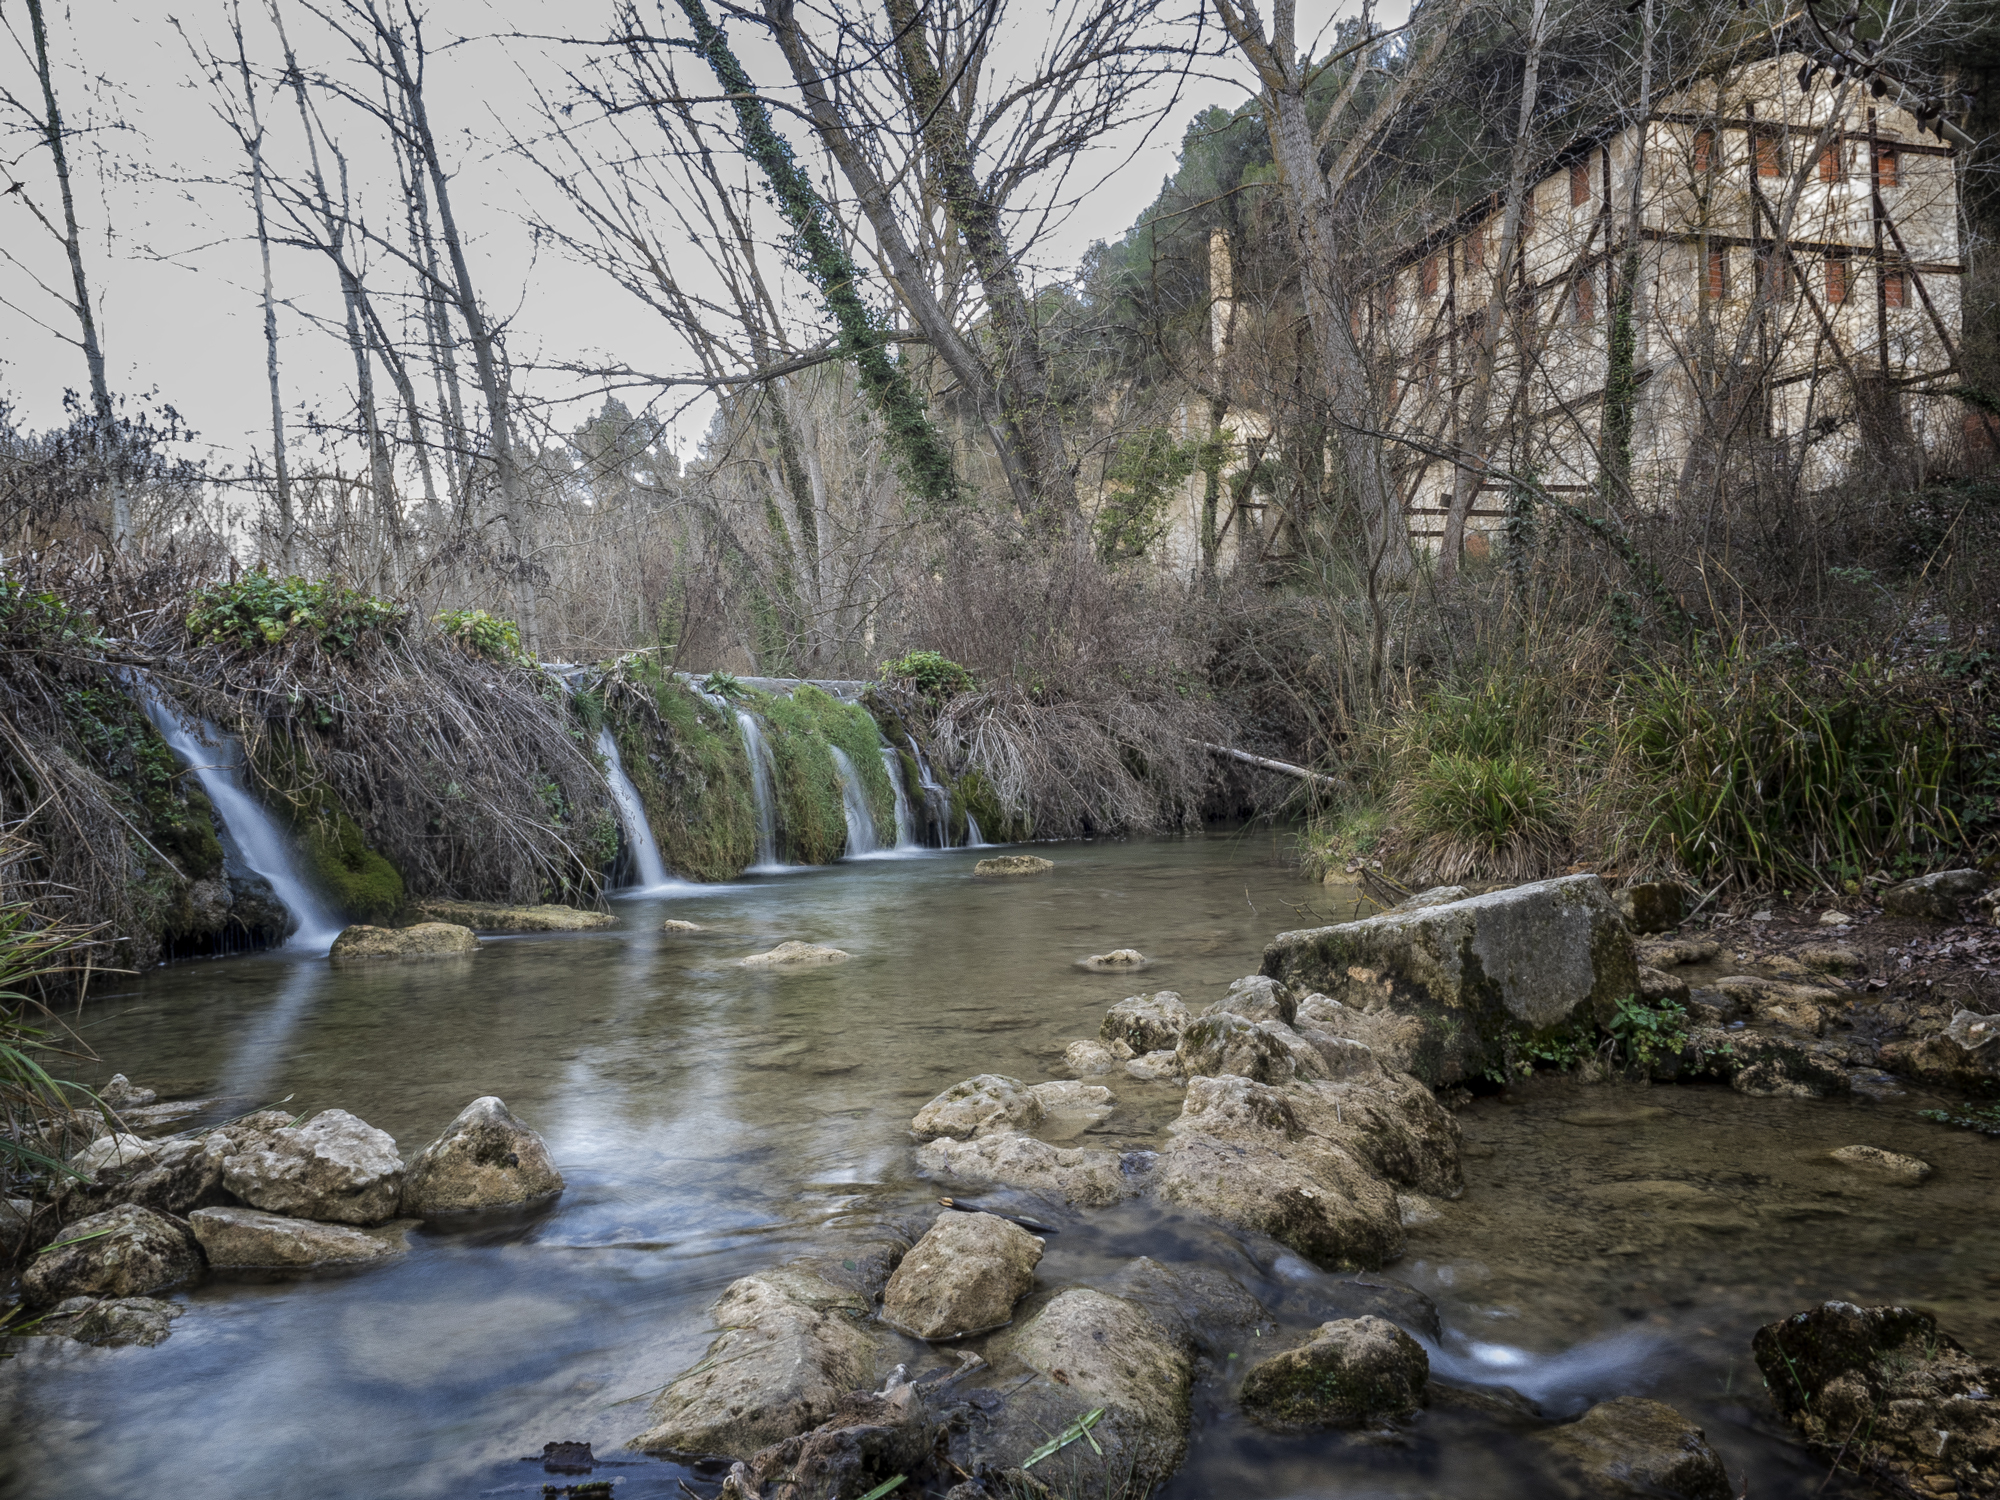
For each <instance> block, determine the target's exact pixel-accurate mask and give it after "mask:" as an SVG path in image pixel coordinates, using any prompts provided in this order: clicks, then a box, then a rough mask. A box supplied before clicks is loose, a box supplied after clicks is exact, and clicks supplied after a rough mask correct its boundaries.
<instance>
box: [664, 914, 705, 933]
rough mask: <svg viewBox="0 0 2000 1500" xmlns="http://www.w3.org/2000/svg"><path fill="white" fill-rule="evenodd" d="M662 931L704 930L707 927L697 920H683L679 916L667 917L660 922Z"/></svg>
mask: <svg viewBox="0 0 2000 1500" xmlns="http://www.w3.org/2000/svg"><path fill="white" fill-rule="evenodd" d="M660 931H662V932H706V931H708V929H707V928H706V927H704V926H702V925H701V923H699V922H684V921H682V920H681V919H680V918H679V917H668V918H667V920H666V921H664V922H662V923H661V924H660Z"/></svg>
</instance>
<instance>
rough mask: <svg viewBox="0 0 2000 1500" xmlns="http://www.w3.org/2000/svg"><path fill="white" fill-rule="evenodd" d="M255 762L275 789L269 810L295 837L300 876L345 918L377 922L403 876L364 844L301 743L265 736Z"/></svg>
mask: <svg viewBox="0 0 2000 1500" xmlns="http://www.w3.org/2000/svg"><path fill="white" fill-rule="evenodd" d="M258 766H259V768H260V769H261V770H262V771H263V772H264V775H265V778H266V780H267V781H268V782H269V784H270V785H271V786H272V787H273V788H274V789H275V790H276V792H277V797H276V798H275V799H273V800H274V801H275V804H276V805H275V807H274V809H273V810H274V811H275V812H276V813H277V814H278V816H279V817H280V818H281V819H283V820H284V821H285V822H286V823H287V824H288V825H289V827H290V829H291V833H292V836H293V838H294V839H296V840H297V844H298V850H299V855H300V862H301V863H302V864H303V865H304V867H305V876H306V878H307V879H308V880H310V881H312V882H313V884H314V885H316V886H317V887H318V888H319V890H320V893H321V894H322V895H324V896H325V897H326V898H327V900H328V901H329V902H330V903H331V904H332V906H333V908H334V910H335V911H336V912H338V913H339V914H340V915H341V916H342V917H343V918H345V919H346V920H347V921H349V922H364V923H371V924H380V923H386V922H388V921H389V920H390V919H391V918H392V917H394V916H395V914H396V910H397V908H398V907H400V906H401V905H402V904H403V898H404V889H403V876H402V873H401V872H400V871H398V870H397V868H396V867H395V866H394V865H392V864H390V863H389V861H388V860H387V859H385V858H383V857H382V856H381V855H380V854H378V853H377V852H376V851H375V850H374V849H372V848H370V847H369V845H368V838H367V835H365V834H364V833H363V832H362V831H361V825H360V824H359V823H357V822H355V820H354V817H353V815H352V814H351V813H349V812H348V810H347V809H346V808H345V807H343V806H342V805H341V802H340V799H339V798H338V797H336V796H335V795H334V793H333V789H332V788H331V787H329V786H328V785H327V784H326V780H325V778H324V777H320V776H315V775H314V774H313V773H312V770H311V768H310V762H309V761H308V760H307V758H306V755H305V752H304V749H303V747H301V746H300V745H298V744H297V742H296V741H294V740H292V739H290V738H288V737H286V736H284V735H272V736H270V737H268V738H267V739H266V740H265V741H264V742H263V745H262V746H261V747H260V754H259V756H258Z"/></svg>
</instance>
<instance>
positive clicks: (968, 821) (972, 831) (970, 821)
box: [965, 807, 994, 849]
mask: <svg viewBox="0 0 2000 1500" xmlns="http://www.w3.org/2000/svg"><path fill="white" fill-rule="evenodd" d="M965 847H966V848H968V849H991V848H993V847H994V846H993V845H992V844H989V843H987V842H986V835H985V834H983V833H981V832H980V831H979V819H977V818H975V817H973V815H972V809H971V808H969V807H968V808H967V809H966V810H965Z"/></svg>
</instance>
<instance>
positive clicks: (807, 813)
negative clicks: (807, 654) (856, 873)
mask: <svg viewBox="0 0 2000 1500" xmlns="http://www.w3.org/2000/svg"><path fill="white" fill-rule="evenodd" d="M800 692H801V693H806V694H817V695H818V696H819V697H820V698H826V695H825V694H824V693H819V692H818V690H817V689H814V688H807V687H802V688H801V689H800ZM826 701H827V702H829V703H831V702H832V701H833V700H831V699H826ZM836 706H837V705H836ZM756 711H757V713H758V715H759V717H761V718H762V719H763V721H764V726H765V729H766V731H767V733H766V735H765V741H766V743H767V744H769V745H770V747H771V761H772V772H773V774H772V778H771V779H772V789H773V790H774V791H775V792H776V794H777V798H778V854H779V858H781V859H783V860H785V861H786V862H787V863H789V864H807V865H827V864H832V863H833V862H834V861H835V860H836V859H839V858H840V855H841V851H842V850H844V849H845V848H846V847H847V812H846V808H845V805H844V804H843V803H842V801H841V796H840V776H839V773H838V772H837V771H836V770H835V769H834V765H833V757H832V756H830V755H828V754H827V753H826V745H827V741H826V736H825V735H824V734H823V733H822V732H821V729H820V713H819V710H818V709H817V707H816V706H815V705H814V704H813V703H812V702H811V701H810V699H808V701H807V702H803V703H801V702H799V701H797V700H796V699H793V698H777V697H762V696H760V697H759V699H758V701H757V704H756ZM891 816H892V817H893V816H894V812H893V809H892V811H891Z"/></svg>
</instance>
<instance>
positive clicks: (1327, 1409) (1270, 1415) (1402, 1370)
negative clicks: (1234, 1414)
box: [1242, 1317, 1431, 1431]
mask: <svg viewBox="0 0 2000 1500" xmlns="http://www.w3.org/2000/svg"><path fill="white" fill-rule="evenodd" d="M1430 1374H1431V1367H1430V1360H1429V1358H1428V1357H1427V1356H1426V1355H1425V1354H1424V1350H1423V1346H1422V1345H1421V1344H1419V1343H1418V1342H1417V1341H1416V1340H1415V1339H1413V1338H1411V1337H1410V1336H1409V1335H1408V1334H1407V1333H1404V1332H1403V1331H1402V1329H1400V1328H1398V1327H1397V1326H1396V1325H1395V1324H1393V1323H1391V1322H1390V1321H1389V1320H1388V1319H1386V1318H1377V1317H1366V1318H1350V1319H1345V1320H1343V1321H1340V1322H1334V1323H1324V1324H1322V1325H1321V1326H1320V1328H1319V1330H1318V1332H1316V1333H1315V1334H1314V1335H1313V1336H1312V1338H1311V1339H1310V1340H1308V1341H1307V1342H1306V1343H1304V1344H1302V1345H1300V1346H1299V1347H1298V1348H1296V1349H1288V1350H1286V1351H1285V1352H1284V1353H1282V1354H1275V1355H1273V1356H1272V1357H1271V1358H1269V1359H1267V1360H1265V1361H1264V1362H1263V1363H1262V1364H1260V1365H1258V1366H1257V1367H1256V1368H1255V1369H1254V1370H1252V1371H1251V1372H1250V1374H1249V1376H1248V1377H1247V1378H1246V1379H1245V1380H1244V1382H1243V1397H1242V1399H1243V1409H1244V1410H1245V1411H1246V1412H1247V1413H1249V1415H1250V1416H1251V1417H1252V1418H1254V1419H1255V1420H1256V1421H1258V1422H1261V1423H1263V1424H1264V1425H1265V1426H1267V1427H1275V1428H1278V1429H1280V1430H1285V1431H1301V1430H1309V1429H1312V1428H1320V1427H1359V1426H1362V1425H1364V1424H1367V1423H1373V1422H1379V1421H1383V1420H1385V1419H1389V1418H1394V1417H1401V1416H1407V1415H1408V1414H1409V1413H1411V1412H1413V1411H1415V1410H1416V1409H1417V1408H1418V1407H1419V1406H1421V1405H1422V1404H1423V1401H1424V1396H1425V1388H1426V1386H1427V1385H1428V1384H1429V1382H1430Z"/></svg>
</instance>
